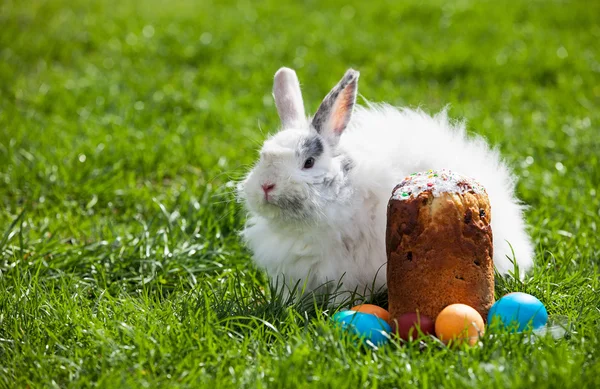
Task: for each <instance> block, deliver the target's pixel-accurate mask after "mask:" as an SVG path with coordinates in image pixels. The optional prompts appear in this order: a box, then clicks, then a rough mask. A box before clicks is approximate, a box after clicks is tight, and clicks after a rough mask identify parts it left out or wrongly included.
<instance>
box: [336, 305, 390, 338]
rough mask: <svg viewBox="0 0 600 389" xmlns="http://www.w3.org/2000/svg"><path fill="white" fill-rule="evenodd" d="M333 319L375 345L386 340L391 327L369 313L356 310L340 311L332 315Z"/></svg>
mask: <svg viewBox="0 0 600 389" xmlns="http://www.w3.org/2000/svg"><path fill="white" fill-rule="evenodd" d="M333 321H334V322H336V323H340V324H341V325H342V328H344V329H345V330H347V331H350V332H352V333H354V334H356V335H358V336H359V337H361V338H363V340H364V341H365V342H366V341H369V342H371V343H373V344H374V345H376V346H381V345H383V344H385V343H387V342H388V340H389V333H390V331H391V328H390V326H389V324H388V323H387V322H385V321H384V320H382V319H380V318H378V317H377V316H375V315H371V314H369V313H363V312H357V311H342V312H338V313H336V314H335V315H333Z"/></svg>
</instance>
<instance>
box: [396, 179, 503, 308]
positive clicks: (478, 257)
mask: <svg viewBox="0 0 600 389" xmlns="http://www.w3.org/2000/svg"><path fill="white" fill-rule="evenodd" d="M436 177H437V176H436ZM475 192H478V191H469V190H466V191H462V193H456V192H444V193H437V194H435V195H434V193H432V191H422V192H420V193H418V194H416V195H414V196H411V197H410V198H408V199H395V198H394V196H393V197H392V199H391V200H390V202H389V204H388V219H387V235H386V246H387V255H388V264H387V285H388V302H389V311H390V317H391V318H392V319H394V318H396V319H397V318H398V317H399V316H401V315H402V314H404V313H409V312H417V311H418V312H420V313H422V314H424V315H427V316H429V317H430V318H432V319H435V318H436V317H437V315H438V313H439V312H440V311H441V310H442V309H443V308H445V307H446V306H448V305H450V304H455V303H462V304H467V305H469V306H471V307H473V308H475V309H476V310H477V311H478V312H479V313H480V314H481V316H482V317H483V318H486V317H487V313H488V310H489V309H490V307H491V306H492V304H493V303H494V264H493V261H492V258H493V248H492V229H491V227H490V221H491V210H490V205H489V201H488V198H487V194H486V193H485V190H482V191H480V192H479V193H475ZM402 195H405V196H408V194H406V193H402Z"/></svg>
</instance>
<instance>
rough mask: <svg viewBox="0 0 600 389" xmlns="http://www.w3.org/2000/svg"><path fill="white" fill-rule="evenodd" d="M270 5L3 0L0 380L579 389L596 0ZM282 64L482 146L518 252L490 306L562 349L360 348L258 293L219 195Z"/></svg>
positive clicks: (599, 207)
mask: <svg viewBox="0 0 600 389" xmlns="http://www.w3.org/2000/svg"><path fill="white" fill-rule="evenodd" d="M280 3H281V2H280V1H276V0H269V1H261V2H259V1H246V0H241V1H237V2H232V1H204V0H201V1H194V0H185V1H184V0H181V1H173V2H162V1H158V0H146V1H129V0H128V1H124V0H120V1H118V0H107V1H91V0H90V1H84V0H69V1H67V0H47V1H42V0H29V1H25V0H3V1H2V2H0V204H1V208H0V226H1V230H0V250H1V257H0V387H32V388H33V387H88V386H100V387H148V386H150V387H194V388H196V387H211V388H227V387H232V388H238V387H252V388H254V387H259V388H260V387H306V386H307V385H308V384H309V383H312V384H316V385H318V386H323V387H332V388H342V387H351V388H355V387H385V388H388V387H397V388H405V387H409V386H413V385H414V386H417V387H420V388H438V387H445V388H466V387H498V388H505V387H523V388H545V387H557V388H565V387H577V388H585V387H589V388H591V387H599V386H600V270H599V265H600V242H599V238H598V236H599V234H600V231H599V228H600V222H599V220H600V160H599V158H600V157H599V154H600V45H599V44H598V42H599V41H600V18H599V15H600V2H598V1H510V2H508V1H506V2H494V1H483V2H480V1H474V0H472V1H469V0H463V1H415V0H407V1H402V2H398V1H391V0H390V1H381V2H376V1H370V2H357V3H356V4H353V5H349V4H347V3H346V2H345V1H328V2H320V1H306V2H304V3H300V2H294V3H293V4H289V5H286V6H281V5H280ZM325 3H326V4H325ZM280 66H289V67H294V68H296V70H297V72H298V75H299V77H300V79H301V81H302V83H303V88H304V96H305V102H306V104H307V110H309V111H310V112H314V110H315V109H316V107H317V105H318V104H319V102H320V101H321V99H322V98H323V96H324V95H325V94H326V93H327V92H328V91H329V89H330V88H331V87H332V86H333V85H334V84H335V83H336V82H337V81H338V80H339V78H340V77H341V75H342V74H343V72H344V71H345V70H346V68H348V67H350V66H352V67H355V68H356V69H358V70H360V71H361V79H360V87H359V88H360V89H359V91H360V93H361V94H362V95H363V96H365V97H366V98H367V99H369V100H373V101H388V102H390V103H393V104H396V105H410V106H422V107H423V108H424V109H425V110H426V111H429V112H436V111H438V110H440V109H441V108H443V107H444V106H445V105H446V104H450V107H451V109H450V115H451V116H452V117H454V118H461V117H465V118H466V119H467V120H468V123H469V129H470V131H472V132H474V133H479V134H483V135H484V136H486V137H487V138H488V139H489V140H490V142H491V143H493V144H494V145H497V146H498V147H499V148H500V149H501V151H502V153H503V155H504V156H505V157H506V159H507V161H508V162H509V163H510V164H511V165H512V166H513V167H514V169H515V172H516V173H517V174H518V175H519V176H520V177H521V179H520V182H519V184H518V193H519V196H520V197H521V198H522V199H523V200H524V201H525V202H526V203H527V204H528V205H529V206H530V209H529V211H528V212H527V220H528V222H529V224H530V231H531V234H532V236H533V239H534V241H535V242H536V247H537V249H536V260H537V264H536V266H535V270H534V271H533V272H532V273H531V274H530V275H529V277H527V278H526V279H525V280H524V281H523V282H521V281H517V280H515V279H512V278H510V277H507V278H505V279H502V280H498V282H497V284H498V285H497V294H498V296H500V295H502V294H504V293H507V292H508V291H524V292H528V293H531V294H534V295H536V296H537V297H539V298H540V299H541V300H542V301H543V302H544V303H545V305H546V307H547V309H548V312H549V314H550V316H553V317H558V316H565V317H567V318H568V320H569V321H570V323H571V326H570V330H569V332H568V333H567V335H566V337H565V338H564V339H558V340H555V339H552V338H550V337H547V338H541V339H539V340H538V341H536V342H534V343H527V342H525V338H526V337H525V336H524V335H509V334H506V333H502V332H497V333H488V334H487V335H486V336H485V337H484V339H483V340H482V343H481V345H479V346H477V347H474V348H471V349H469V348H463V349H458V350H449V349H446V348H442V347H439V346H437V345H436V343H435V342H433V341H428V342H426V345H427V346H426V347H425V348H424V349H422V350H420V349H419V345H418V344H416V343H413V344H409V345H407V346H402V345H400V344H399V343H397V342H395V343H393V344H391V345H389V346H387V347H384V348H382V349H380V350H378V351H369V350H363V349H361V348H358V347H356V346H354V345H353V342H352V341H353V340H352V339H348V338H344V337H342V334H341V332H340V331H339V330H337V329H335V328H334V327H333V326H332V325H331V324H330V322H329V321H328V317H329V315H330V314H331V312H327V311H324V310H323V309H321V308H320V307H318V306H314V305H310V304H308V305H302V304H291V303H287V302H285V301H283V300H282V299H281V298H278V297H277V295H275V294H273V293H271V292H270V289H269V284H268V280H267V279H266V277H265V275H264V274H263V273H262V272H261V271H260V270H258V269H256V268H255V267H254V266H253V265H252V263H251V260H250V254H249V252H248V251H247V250H246V249H245V248H244V247H243V246H242V244H241V242H240V239H239V238H238V236H237V234H236V232H237V231H238V230H239V229H240V228H241V227H242V225H243V223H244V213H243V212H242V211H241V210H240V209H239V206H238V205H236V204H235V202H234V201H232V200H233V197H232V195H231V186H232V182H233V181H234V180H236V179H239V178H240V177H241V176H242V175H243V174H244V172H245V171H246V169H247V168H248V166H249V165H250V164H252V163H253V161H254V159H255V158H256V148H257V146H258V145H260V143H261V142H262V140H263V139H264V138H265V137H266V136H267V133H268V132H271V131H275V130H276V129H277V127H278V124H279V121H278V118H277V114H276V111H275V107H274V104H273V101H272V98H271V87H272V85H271V83H272V77H273V73H274V72H275V71H276V70H277V69H278V68H279V67H280ZM492 332H493V331H492Z"/></svg>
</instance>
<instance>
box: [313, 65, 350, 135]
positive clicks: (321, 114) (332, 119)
mask: <svg viewBox="0 0 600 389" xmlns="http://www.w3.org/2000/svg"><path fill="white" fill-rule="evenodd" d="M359 75H360V73H359V72H357V71H356V70H354V69H348V70H347V71H346V74H344V77H343V78H342V79H341V80H340V82H338V84H337V85H336V86H335V87H334V88H333V89H332V90H331V92H329V94H328V95H327V96H325V99H323V102H322V103H321V106H320V107H319V109H318V110H317V113H316V114H315V116H314V117H313V119H312V126H313V127H314V129H315V130H317V132H318V133H319V134H321V135H322V136H324V137H325V138H326V139H327V140H328V141H329V142H330V143H331V144H332V145H336V144H337V142H338V141H339V138H340V135H342V132H344V130H345V129H346V127H347V126H348V123H349V122H350V118H351V117H352V110H353V108H354V104H355V103H356V93H357V90H358V77H359Z"/></svg>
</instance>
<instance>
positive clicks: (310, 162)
mask: <svg viewBox="0 0 600 389" xmlns="http://www.w3.org/2000/svg"><path fill="white" fill-rule="evenodd" d="M314 164H315V159H314V158H313V157H310V158H309V159H307V160H306V161H304V168H305V169H310V168H311V167H313V166H314Z"/></svg>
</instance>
